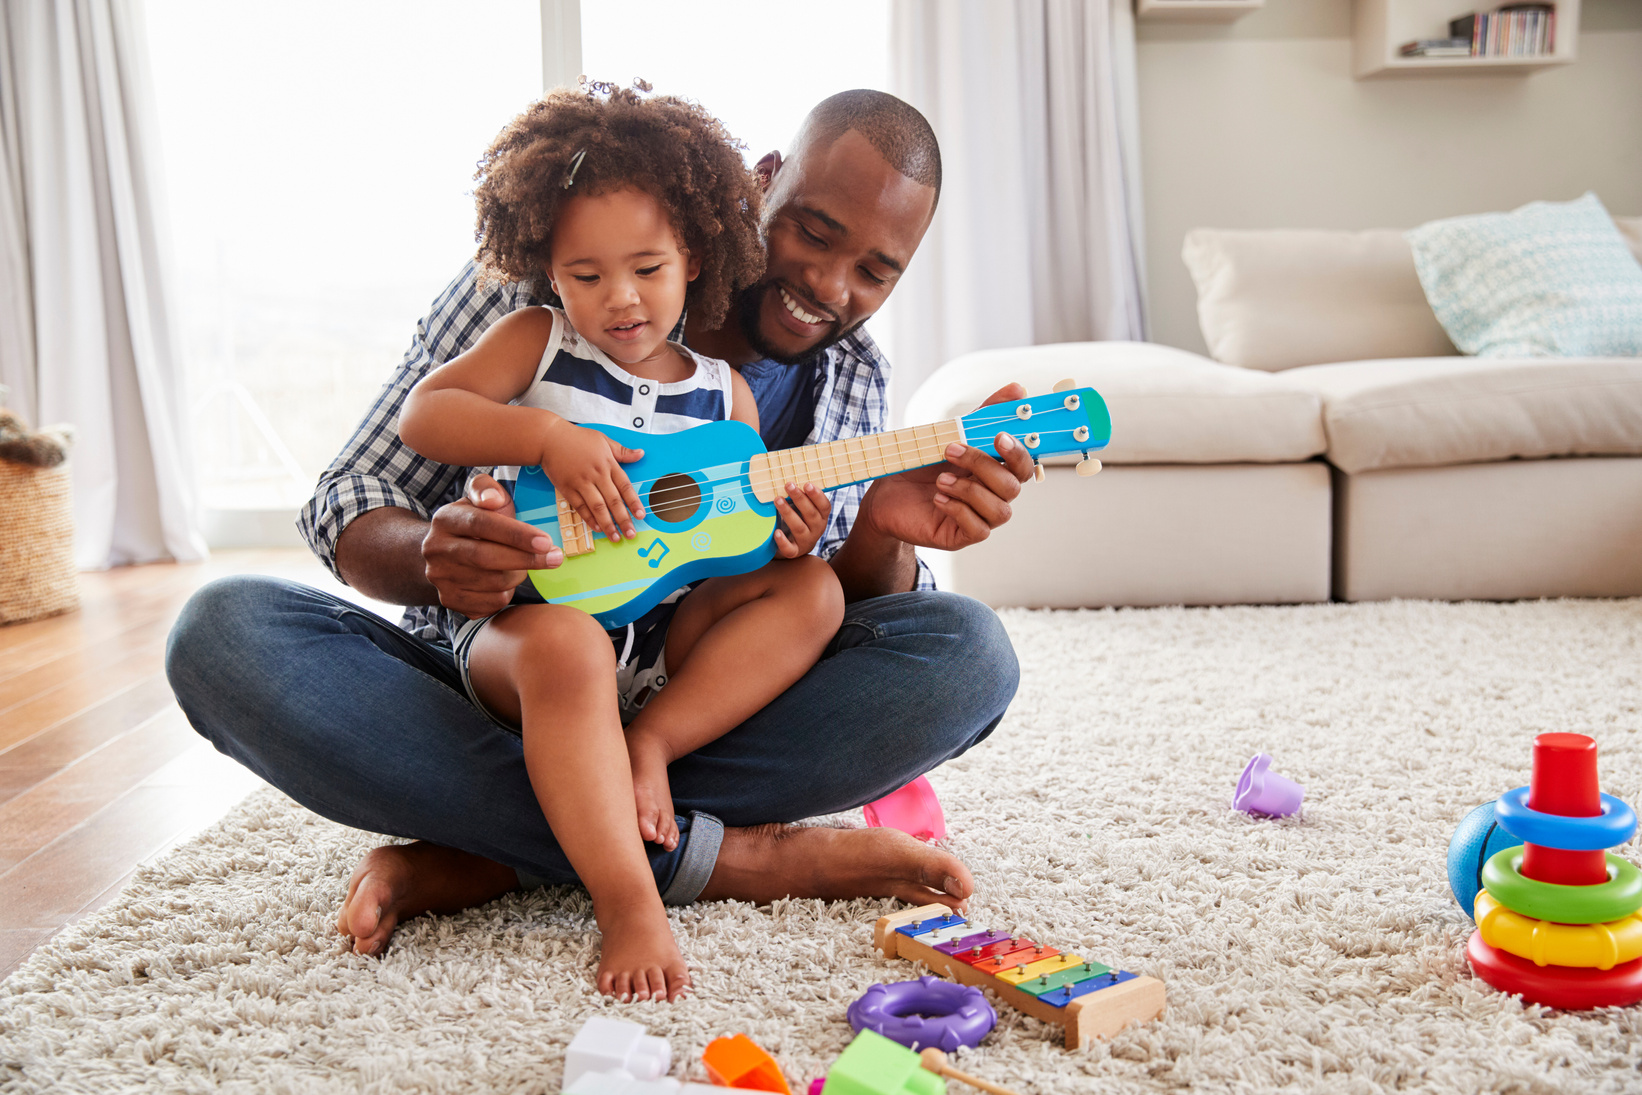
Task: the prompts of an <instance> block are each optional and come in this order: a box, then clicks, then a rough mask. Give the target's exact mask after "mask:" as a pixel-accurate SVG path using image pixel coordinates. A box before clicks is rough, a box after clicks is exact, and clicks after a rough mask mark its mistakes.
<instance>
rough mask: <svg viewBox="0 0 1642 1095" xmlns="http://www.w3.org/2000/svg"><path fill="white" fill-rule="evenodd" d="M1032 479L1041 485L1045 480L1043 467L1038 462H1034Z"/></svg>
mask: <svg viewBox="0 0 1642 1095" xmlns="http://www.w3.org/2000/svg"><path fill="white" fill-rule="evenodd" d="M1032 478H1033V479H1035V480H1037V481H1038V482H1039V483H1041V482H1043V478H1044V470H1043V465H1042V464H1040V463H1038V462H1037V461H1036V460H1034V461H1032Z"/></svg>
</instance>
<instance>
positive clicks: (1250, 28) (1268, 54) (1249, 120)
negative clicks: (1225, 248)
mask: <svg viewBox="0 0 1642 1095" xmlns="http://www.w3.org/2000/svg"><path fill="white" fill-rule="evenodd" d="M1477 6H1479V7H1480V6H1482V4H1481V3H1480V2H1479V3H1478V4H1477ZM1465 7H1466V0H1455V8H1456V13H1457V12H1458V10H1459V9H1463V8H1465ZM1583 22H1584V26H1583V27H1582V28H1581V33H1580V38H1579V59H1578V60H1577V61H1576V62H1574V63H1573V64H1571V65H1567V66H1563V67H1559V68H1552V69H1548V70H1546V71H1542V72H1538V73H1536V74H1534V75H1532V76H1479V75H1475V74H1472V73H1454V74H1439V75H1435V76H1398V77H1395V78H1382V79H1375V80H1353V79H1352V78H1351V42H1350V34H1351V4H1350V0H1267V6H1266V7H1265V8H1264V9H1262V10H1261V11H1258V12H1256V13H1254V14H1252V15H1249V16H1247V17H1245V18H1244V19H1242V20H1241V21H1239V22H1237V23H1234V24H1231V25H1229V26H1166V25H1157V24H1145V23H1142V24H1141V25H1140V28H1139V33H1140V43H1139V66H1140V69H1139V78H1140V126H1141V161H1142V165H1143V170H1144V195H1145V202H1146V232H1147V240H1146V251H1147V264H1148V270H1147V278H1148V284H1149V289H1150V308H1151V330H1152V338H1153V339H1154V340H1155V341H1158V342H1163V343H1167V344H1169V345H1173V346H1180V347H1184V348H1186V349H1189V350H1196V351H1198V352H1200V353H1201V352H1203V349H1204V345H1203V337H1202V334H1201V333H1200V332H1199V331H1198V327H1197V315H1196V293H1195V291H1194V290H1193V288H1192V283H1191V278H1190V276H1189V275H1188V274H1187V273H1186V268H1185V266H1184V264H1183V263H1182V262H1181V261H1180V245H1181V241H1182V239H1183V238H1184V236H1185V234H1186V231H1187V230H1188V229H1191V228H1196V227H1215V228H1282V227H1293V228H1377V227H1412V226H1414V225H1416V224H1419V223H1421V222H1423V221H1427V220H1431V219H1433V218H1436V217H1447V216H1453V215H1456V214H1460V213H1475V212H1482V211H1485V210H1493V209H1511V208H1514V207H1516V206H1518V205H1521V204H1522V203H1524V202H1528V201H1533V200H1534V199H1536V198H1549V199H1567V198H1575V197H1578V196H1579V195H1580V194H1582V193H1584V192H1585V191H1586V190H1594V191H1596V193H1597V194H1598V195H1599V196H1600V197H1601V198H1602V200H1603V202H1604V203H1606V204H1607V206H1608V208H1609V210H1610V211H1612V212H1614V213H1616V214H1626V215H1637V214H1642V0H1584V19H1583Z"/></svg>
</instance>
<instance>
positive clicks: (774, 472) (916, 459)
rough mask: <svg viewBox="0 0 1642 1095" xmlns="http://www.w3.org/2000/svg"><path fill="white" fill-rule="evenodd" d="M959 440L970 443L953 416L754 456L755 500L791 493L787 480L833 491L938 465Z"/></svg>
mask: <svg viewBox="0 0 1642 1095" xmlns="http://www.w3.org/2000/svg"><path fill="white" fill-rule="evenodd" d="M954 441H956V442H958V443H959V444H965V443H966V441H965V438H964V429H963V425H962V423H961V422H960V421H959V420H958V419H956V418H951V419H948V420H947V421H945V422H936V423H933V424H931V425H927V426H907V427H906V428H905V429H899V430H891V431H890V432H889V433H875V434H869V435H867V436H865V437H846V438H844V439H843V440H841V441H828V442H825V443H823V444H819V445H801V446H799V447H798V448H795V449H777V450H776V451H775V452H769V453H760V454H759V455H757V456H755V457H753V458H752V460H751V461H749V463H748V468H747V472H748V474H747V478H748V480H749V481H750V482H751V484H752V489H753V496H754V497H755V498H757V499H758V500H759V501H760V502H773V501H774V500H775V499H776V498H777V497H784V496H785V495H786V487H785V484H787V483H797V484H803V483H813V484H815V485H816V486H817V487H820V488H821V489H822V490H832V489H833V488H834V487H847V486H849V485H850V484H851V483H865V482H866V481H867V480H869V479H880V478H882V477H884V476H886V475H894V474H896V473H897V472H903V471H909V470H911V469H912V468H924V467H928V466H929V465H931V464H939V463H940V462H941V461H943V460H945V459H946V447H947V446H948V445H950V444H952V443H953V442H954Z"/></svg>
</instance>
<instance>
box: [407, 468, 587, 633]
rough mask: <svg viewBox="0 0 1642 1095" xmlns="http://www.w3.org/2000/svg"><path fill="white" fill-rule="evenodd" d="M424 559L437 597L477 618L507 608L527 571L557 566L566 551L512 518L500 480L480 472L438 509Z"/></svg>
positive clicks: (425, 540) (424, 546)
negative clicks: (464, 490)
mask: <svg viewBox="0 0 1642 1095" xmlns="http://www.w3.org/2000/svg"><path fill="white" fill-rule="evenodd" d="M422 560H423V564H424V566H425V568H426V572H427V577H428V581H430V582H432V583H433V586H434V588H435V589H437V590H438V591H439V603H440V604H442V605H444V606H445V607H446V608H448V609H451V610H453V611H455V612H460V613H461V614H462V615H464V616H467V617H469V618H472V619H477V618H478V617H480V616H489V615H490V614H491V613H493V612H500V611H501V610H502V609H504V608H506V607H507V606H508V604H509V603H510V602H511V601H512V600H513V590H514V587H515V586H517V585H518V584H519V583H520V582H522V581H524V580H525V571H527V570H545V569H548V568H551V567H556V566H558V565H559V564H560V563H562V562H564V552H562V551H560V550H559V549H558V548H557V547H556V546H554V543H553V541H552V539H551V538H550V537H548V535H547V534H546V533H544V532H542V531H541V530H540V529H538V528H534V527H532V526H530V525H527V524H525V523H524V522H523V521H518V520H515V519H514V517H513V500H512V499H511V498H509V497H508V496H507V492H506V491H504V490H502V488H501V487H500V486H498V485H497V483H496V480H494V479H492V478H491V477H490V476H488V475H476V476H474V477H473V481H472V482H471V483H469V484H468V489H467V493H466V494H465V495H464V496H463V497H462V498H461V499H459V500H458V501H455V502H452V503H450V504H449V505H446V506H441V507H439V509H437V510H435V511H434V514H433V523H432V524H431V525H430V526H429V527H428V534H427V536H425V537H424V538H423V540H422Z"/></svg>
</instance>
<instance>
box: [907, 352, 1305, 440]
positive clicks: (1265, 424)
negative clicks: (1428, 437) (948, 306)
mask: <svg viewBox="0 0 1642 1095" xmlns="http://www.w3.org/2000/svg"><path fill="white" fill-rule="evenodd" d="M1067 377H1070V378H1072V379H1073V380H1075V381H1077V383H1078V385H1079V386H1080V387H1081V386H1084V385H1087V386H1089V387H1092V388H1094V389H1095V390H1096V391H1098V392H1100V394H1101V396H1102V397H1103V398H1104V399H1105V400H1106V404H1107V406H1108V407H1109V408H1110V409H1111V412H1112V443H1111V444H1110V445H1109V446H1108V447H1107V448H1105V449H1103V450H1102V451H1101V453H1100V458H1101V460H1103V461H1106V462H1108V463H1113V464H1241V463H1262V464H1271V463H1286V462H1289V461H1296V460H1309V459H1310V458H1311V457H1313V456H1316V455H1318V454H1320V453H1321V452H1322V451H1323V449H1324V447H1325V444H1326V440H1325V438H1324V435H1323V427H1322V419H1321V415H1320V407H1319V402H1318V397H1317V395H1316V394H1315V393H1313V392H1312V391H1310V390H1308V389H1306V388H1303V387H1300V386H1298V385H1295V384H1290V383H1289V382H1288V381H1287V379H1286V377H1283V376H1273V375H1270V374H1267V373H1259V372H1251V371H1249V370H1247V369H1235V368H1232V367H1230V366H1227V365H1219V364H1216V363H1215V362H1213V361H1210V360H1209V359H1208V358H1205V357H1202V356H1200V355H1198V354H1194V353H1189V352H1188V351H1186V350H1177V349H1174V348H1173V347H1170V346H1159V345H1155V344H1152V343H1147V342H1065V343H1059V344H1055V345H1049V346H1027V347H1022V348H1020V349H1012V350H983V351H981V352H979V353H973V354H965V355H964V356H963V357H960V358H957V359H955V360H953V361H950V362H948V363H947V364H945V365H943V366H941V368H940V369H938V370H937V371H936V372H935V374H934V375H933V376H931V377H930V378H929V379H928V380H926V381H924V383H923V385H922V386H921V387H920V388H919V389H918V391H917V392H916V393H914V395H913V397H912V400H911V402H910V403H909V404H908V406H907V415H906V421H907V422H909V423H919V422H935V421H939V420H941V419H945V418H952V417H954V416H955V415H960V414H967V413H969V412H970V411H972V410H974V409H975V408H976V407H977V406H979V405H980V402H981V400H983V399H985V398H986V397H987V396H989V395H991V394H992V393H993V392H995V391H997V390H998V389H999V388H1001V387H1003V386H1004V385H1005V384H1008V383H1009V382H1010V381H1012V380H1013V381H1019V382H1020V383H1021V384H1023V385H1025V387H1026V390H1027V391H1028V392H1031V393H1039V392H1047V391H1049V390H1050V389H1051V388H1053V387H1054V385H1055V383H1056V382H1057V381H1059V380H1062V379H1065V378H1067ZM1067 459H1069V460H1073V461H1075V460H1076V459H1077V457H1075V456H1074V457H1070V458H1063V460H1062V461H1056V460H1046V461H1044V462H1045V463H1046V464H1048V463H1056V462H1064V460H1067Z"/></svg>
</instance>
